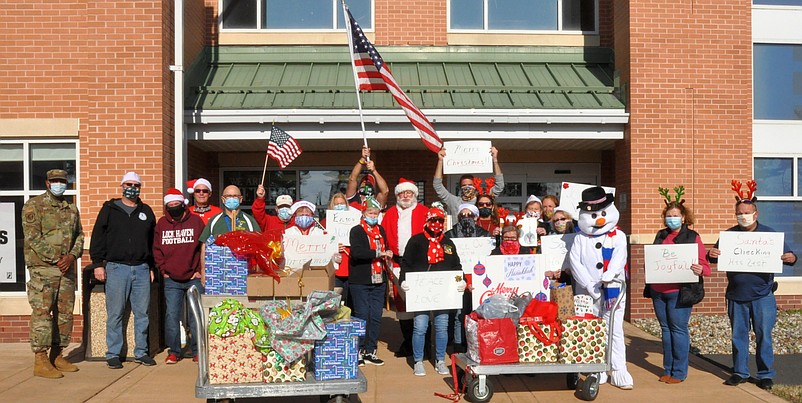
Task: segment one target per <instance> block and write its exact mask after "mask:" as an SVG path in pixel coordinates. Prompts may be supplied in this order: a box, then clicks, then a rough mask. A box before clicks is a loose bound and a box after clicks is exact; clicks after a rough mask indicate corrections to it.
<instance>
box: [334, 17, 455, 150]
mask: <svg viewBox="0 0 802 403" xmlns="http://www.w3.org/2000/svg"><path fill="white" fill-rule="evenodd" d="M346 12H347V13H348V20H349V21H350V25H351V37H352V38H353V41H352V43H353V45H354V48H353V49H352V52H351V55H352V56H353V58H354V67H355V69H356V73H357V80H358V82H359V89H360V90H365V91H377V90H385V91H390V94H392V95H393V98H394V99H395V101H396V102H398V104H399V105H401V108H402V109H403V110H404V113H405V114H406V115H407V118H408V119H409V122H410V123H412V126H414V127H415V130H416V131H417V132H418V135H419V136H420V138H421V140H422V141H423V144H425V145H426V148H428V149H429V150H431V151H433V152H438V151H440V149H441V148H443V141H442V140H440V137H438V136H437V132H435V130H434V127H433V126H432V124H431V123H430V122H429V119H427V118H426V115H424V114H423V112H421V110H420V109H418V107H417V106H415V103H413V102H412V100H411V99H409V97H408V96H407V94H406V93H404V90H402V89H401V87H399V86H398V83H396V82H395V78H393V75H392V74H391V73H390V69H389V68H388V67H387V66H386V65H385V64H384V60H382V57H381V55H379V52H378V51H376V48H374V47H373V44H372V43H370V41H369V40H368V38H366V37H365V33H364V32H362V28H360V27H359V24H358V23H357V22H356V20H355V19H354V16H353V15H351V10H348V9H347V8H346Z"/></svg>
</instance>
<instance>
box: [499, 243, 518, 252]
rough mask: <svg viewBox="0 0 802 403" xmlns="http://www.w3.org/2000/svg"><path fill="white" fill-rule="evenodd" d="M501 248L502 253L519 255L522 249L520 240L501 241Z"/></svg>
mask: <svg viewBox="0 0 802 403" xmlns="http://www.w3.org/2000/svg"><path fill="white" fill-rule="evenodd" d="M499 249H501V253H502V254H505V255H517V254H518V252H519V251H520V250H521V245H520V244H519V243H518V241H501V245H500V246H499Z"/></svg>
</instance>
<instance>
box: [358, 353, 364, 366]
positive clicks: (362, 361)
mask: <svg viewBox="0 0 802 403" xmlns="http://www.w3.org/2000/svg"><path fill="white" fill-rule="evenodd" d="M357 364H358V365H359V366H360V367H364V366H365V358H364V354H363V353H361V352H360V353H359V361H357Z"/></svg>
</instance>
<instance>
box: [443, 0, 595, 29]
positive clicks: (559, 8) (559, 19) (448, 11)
mask: <svg viewBox="0 0 802 403" xmlns="http://www.w3.org/2000/svg"><path fill="white" fill-rule="evenodd" d="M452 1H453V0H447V1H446V32H447V33H454V34H550V35H555V34H559V35H577V34H582V35H598V34H599V0H593V14H594V22H593V25H594V28H595V29H594V30H593V31H582V30H564V29H563V0H557V29H556V30H542V29H489V28H488V20H489V17H488V7H487V4H488V1H490V0H481V1H482V9H483V14H482V24H483V28H482V29H460V28H451V3H452Z"/></svg>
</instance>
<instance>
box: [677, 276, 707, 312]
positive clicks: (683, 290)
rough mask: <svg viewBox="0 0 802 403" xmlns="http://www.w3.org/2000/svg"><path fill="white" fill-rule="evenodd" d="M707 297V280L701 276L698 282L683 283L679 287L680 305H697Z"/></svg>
mask: <svg viewBox="0 0 802 403" xmlns="http://www.w3.org/2000/svg"><path fill="white" fill-rule="evenodd" d="M704 298H705V280H704V278H703V277H702V276H699V282H697V283H683V284H681V285H680V287H679V301H677V302H678V303H679V304H680V305H686V306H689V305H696V304H698V303H700V302H702V300H703V299H704Z"/></svg>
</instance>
